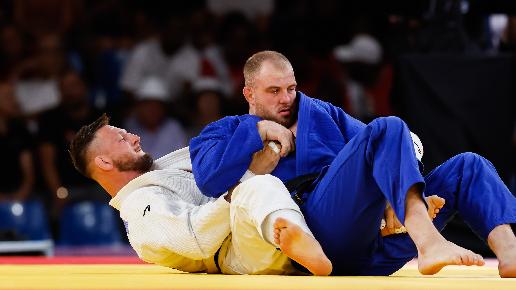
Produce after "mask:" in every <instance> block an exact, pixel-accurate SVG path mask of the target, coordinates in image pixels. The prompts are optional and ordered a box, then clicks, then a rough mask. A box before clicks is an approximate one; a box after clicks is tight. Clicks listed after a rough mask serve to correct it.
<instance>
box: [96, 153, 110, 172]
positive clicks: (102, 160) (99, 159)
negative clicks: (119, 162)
mask: <svg viewBox="0 0 516 290" xmlns="http://www.w3.org/2000/svg"><path fill="white" fill-rule="evenodd" d="M95 165H96V166H97V167H98V168H100V169H101V170H103V171H110V170H112V169H113V160H111V158H108V157H107V156H105V155H100V156H96V157H95Z"/></svg>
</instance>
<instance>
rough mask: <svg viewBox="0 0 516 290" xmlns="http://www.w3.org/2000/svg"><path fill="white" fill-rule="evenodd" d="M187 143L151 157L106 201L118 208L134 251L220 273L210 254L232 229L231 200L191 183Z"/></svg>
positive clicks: (155, 260) (163, 261) (181, 266)
mask: <svg viewBox="0 0 516 290" xmlns="http://www.w3.org/2000/svg"><path fill="white" fill-rule="evenodd" d="M191 171H192V165H191V162H190V154H189V151H188V147H186V148H183V149H179V150H177V151H174V152H172V153H169V154H167V155H165V156H163V157H162V158H160V159H158V160H156V161H155V163H154V165H153V170H152V171H150V172H148V173H145V174H143V175H141V176H139V177H137V178H135V179H133V180H131V181H130V182H129V183H128V184H127V185H126V186H124V187H123V188H122V189H121V190H120V191H119V192H118V193H117V195H116V196H115V197H113V198H112V199H111V201H110V202H109V204H110V205H111V206H112V207H114V208H116V209H117V210H119V211H120V217H121V218H122V220H123V221H124V223H125V224H126V229H127V236H128V238H129V242H130V243H131V246H132V247H133V249H134V250H135V251H136V253H137V254H138V256H139V257H140V258H141V259H142V260H144V261H146V262H149V263H154V264H158V265H162V266H166V267H171V268H175V269H178V270H182V271H186V272H208V273H215V272H218V269H217V266H216V265H215V262H214V255H215V253H216V252H217V251H218V250H219V248H220V247H221V245H222V243H223V242H224V240H225V239H226V238H227V237H228V235H229V233H230V219H229V203H228V202H227V201H226V200H225V199H224V196H221V197H220V198H218V199H214V198H210V197H206V196H204V195H203V194H202V193H201V192H200V191H199V189H198V187H197V186H196V184H195V180H194V177H193V174H192V172H191Z"/></svg>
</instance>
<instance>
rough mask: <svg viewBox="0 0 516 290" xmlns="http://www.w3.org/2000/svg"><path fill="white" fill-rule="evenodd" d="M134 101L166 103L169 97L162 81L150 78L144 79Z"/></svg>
mask: <svg viewBox="0 0 516 290" xmlns="http://www.w3.org/2000/svg"><path fill="white" fill-rule="evenodd" d="M136 99H137V100H158V101H163V102H166V101H168V100H169V95H168V91H167V88H166V87H165V83H164V82H163V80H161V79H160V78H158V77H154V76H152V77H148V78H146V79H144V80H143V82H142V83H141V85H140V87H139V88H138V90H136Z"/></svg>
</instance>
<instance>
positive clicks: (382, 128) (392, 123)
mask: <svg viewBox="0 0 516 290" xmlns="http://www.w3.org/2000/svg"><path fill="white" fill-rule="evenodd" d="M368 126H370V127H371V135H378V136H385V135H389V134H390V133H395V132H400V131H402V130H403V129H404V128H406V127H407V125H406V124H405V122H404V121H403V120H402V119H400V118H399V117H396V116H389V117H380V118H376V119H374V120H373V121H371V123H369V125H368Z"/></svg>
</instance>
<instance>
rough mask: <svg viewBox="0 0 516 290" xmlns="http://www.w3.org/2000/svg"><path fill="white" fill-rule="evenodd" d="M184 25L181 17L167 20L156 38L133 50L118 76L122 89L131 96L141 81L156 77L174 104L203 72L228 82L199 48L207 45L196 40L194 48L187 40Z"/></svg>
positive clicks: (204, 50)
mask: <svg viewBox="0 0 516 290" xmlns="http://www.w3.org/2000/svg"><path fill="white" fill-rule="evenodd" d="M187 24H188V22H187V20H186V19H184V17H180V16H172V17H169V19H168V21H167V24H166V25H163V27H162V28H161V31H160V33H159V36H158V37H157V38H152V39H150V40H147V41H145V42H143V43H140V44H139V45H137V46H136V47H135V48H134V50H133V52H132V54H131V56H130V57H129V60H128V63H127V65H126V67H125V68H124V71H123V73H122V79H121V87H122V89H123V90H125V91H127V92H129V93H130V94H131V95H133V96H134V95H135V93H136V91H137V90H138V88H140V86H141V84H142V82H143V81H144V80H145V79H147V78H149V77H160V78H162V79H163V81H164V83H165V85H166V89H167V91H168V92H169V94H168V95H169V100H170V101H177V100H179V99H180V98H181V96H184V95H187V94H188V92H189V89H190V87H191V85H192V83H193V82H194V81H195V80H196V79H197V78H199V77H200V76H201V75H202V74H203V73H204V74H212V75H214V76H215V77H217V78H219V79H221V80H225V79H229V78H228V77H226V76H224V71H223V70H220V69H218V67H219V66H220V65H219V64H218V63H217V64H215V63H214V62H213V60H212V59H210V57H212V56H213V54H210V53H209V51H207V50H208V48H209V47H201V46H203V45H207V44H208V43H205V42H203V41H196V42H195V44H196V45H197V47H196V46H194V45H192V44H191V43H190V42H189V41H188V39H187V32H188V31H187V29H188V28H189V27H188V25H187ZM200 49H202V51H201V50H200ZM204 52H206V53H207V54H206V55H204V54H203V53H204Z"/></svg>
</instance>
